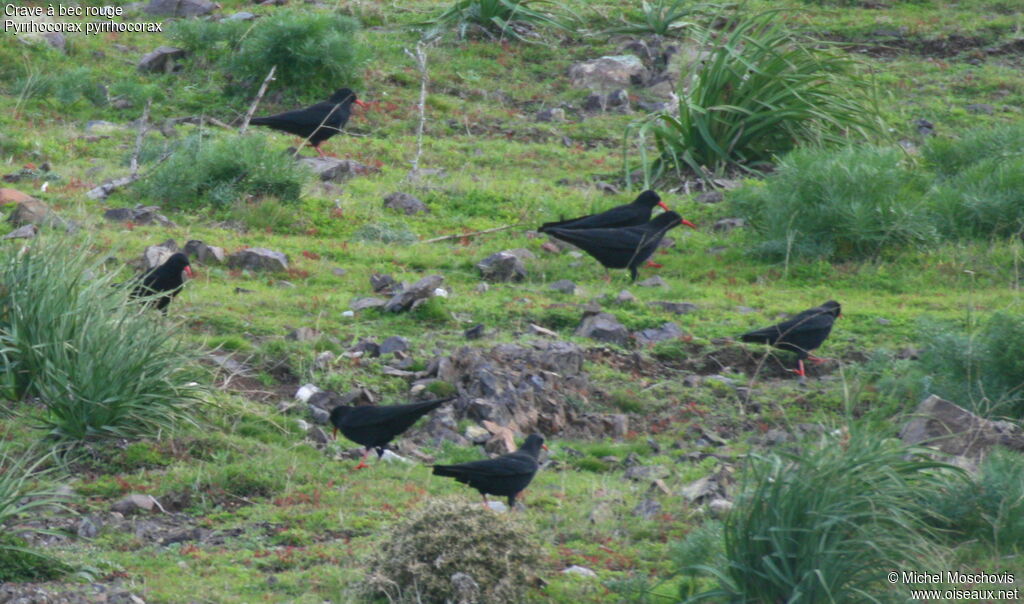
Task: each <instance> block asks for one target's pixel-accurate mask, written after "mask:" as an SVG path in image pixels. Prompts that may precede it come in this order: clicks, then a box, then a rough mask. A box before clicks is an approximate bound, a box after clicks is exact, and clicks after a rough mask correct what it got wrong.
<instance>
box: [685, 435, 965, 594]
mask: <svg viewBox="0 0 1024 604" xmlns="http://www.w3.org/2000/svg"><path fill="white" fill-rule="evenodd" d="M942 469H945V470H946V471H949V472H953V471H955V468H952V467H950V466H946V465H944V464H941V463H937V462H931V461H926V460H925V458H923V457H920V456H917V455H915V452H914V451H913V450H911V449H908V448H906V447H905V446H903V445H902V444H901V443H899V441H896V440H893V439H882V438H879V437H877V436H874V435H872V434H870V433H867V432H864V431H862V430H854V431H853V432H852V433H851V434H850V435H849V440H845V439H839V438H834V437H826V438H825V439H823V440H822V442H821V443H819V445H818V446H815V447H808V448H806V449H805V450H803V451H802V452H780V453H772V454H768V455H755V456H753V457H752V458H751V463H750V465H749V467H748V468H747V470H746V472H745V475H744V478H743V480H742V481H741V489H740V495H739V496H738V497H737V499H736V502H735V507H734V508H733V510H732V511H731V512H730V513H729V515H728V516H727V517H726V519H725V524H724V527H723V541H724V560H723V561H722V566H720V567H718V566H716V567H712V566H707V565H697V566H687V567H685V568H684V569H683V571H684V572H685V573H686V574H689V575H691V576H693V575H695V574H700V573H710V574H711V575H713V576H714V577H715V578H716V579H717V580H718V582H719V586H718V588H717V589H715V590H714V591H710V592H704V593H702V594H699V595H697V596H695V598H696V599H715V600H716V601H733V602H835V603H842V602H864V601H877V600H874V598H880V597H884V596H885V594H891V589H892V585H891V584H890V583H889V582H888V581H886V573H888V572H889V571H891V570H892V569H894V568H912V567H913V566H914V564H917V563H919V562H920V560H933V561H934V560H936V559H937V555H938V550H937V549H936V548H935V547H934V545H932V544H931V543H930V542H929V540H928V539H929V537H931V536H933V533H934V530H933V529H931V528H930V527H929V526H928V525H927V523H926V522H925V519H926V517H927V514H928V510H927V508H926V506H924V505H923V504H922V503H921V497H922V494H924V495H923V496H927V494H928V493H931V492H933V491H934V490H935V489H937V488H938V486H939V482H940V481H939V477H940V476H942V475H943V474H944V473H945V472H943V471H936V470H942ZM684 562H685V556H684Z"/></svg>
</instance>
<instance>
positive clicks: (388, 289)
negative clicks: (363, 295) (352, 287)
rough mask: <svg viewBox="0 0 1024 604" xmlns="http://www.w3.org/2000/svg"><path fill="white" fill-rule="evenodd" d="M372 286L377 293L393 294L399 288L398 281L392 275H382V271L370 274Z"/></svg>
mask: <svg viewBox="0 0 1024 604" xmlns="http://www.w3.org/2000/svg"><path fill="white" fill-rule="evenodd" d="M370 287H372V288H373V291H374V293H377V294H381V293H388V294H393V293H395V291H396V290H398V289H399V287H398V282H397V281H395V279H394V278H393V277H392V276H391V275H382V274H380V273H374V274H372V275H370Z"/></svg>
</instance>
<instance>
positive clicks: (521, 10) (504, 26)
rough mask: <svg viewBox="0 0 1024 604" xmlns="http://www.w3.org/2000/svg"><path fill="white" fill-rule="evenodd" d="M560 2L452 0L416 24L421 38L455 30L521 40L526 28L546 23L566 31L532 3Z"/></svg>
mask: <svg viewBox="0 0 1024 604" xmlns="http://www.w3.org/2000/svg"><path fill="white" fill-rule="evenodd" d="M541 6H551V7H554V8H557V9H561V8H562V7H561V5H559V4H557V3H555V2H550V1H549V0H456V1H455V3H454V4H452V5H451V6H450V7H448V9H447V10H445V11H444V12H443V13H441V14H440V15H438V16H436V17H434V18H433V19H431V20H429V21H425V22H423V23H418V24H416V25H417V26H419V27H425V28H426V31H425V32H424V35H423V37H424V38H428V39H429V38H434V37H437V36H440V35H441V34H443V33H444V32H445V31H449V30H456V31H457V32H458V34H459V37H460V38H464V37H466V34H467V33H468V32H469V31H471V30H473V31H481V32H483V33H484V34H486V35H487V36H489V37H491V38H505V37H506V36H507V37H512V38H515V39H517V40H523V39H524V37H523V35H524V34H525V32H526V31H527V30H529V29H532V28H533V27H537V26H548V27H554V28H556V29H560V30H563V31H568V28H567V27H566V25H565V24H564V23H563V22H562V19H560V18H557V17H555V16H554V15H552V14H551V13H549V12H547V11H544V10H540V9H538V8H535V7H541Z"/></svg>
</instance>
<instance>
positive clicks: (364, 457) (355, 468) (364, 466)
mask: <svg viewBox="0 0 1024 604" xmlns="http://www.w3.org/2000/svg"><path fill="white" fill-rule="evenodd" d="M369 454H370V450H369V449H367V450H366V451H364V452H363V458H362V459H360V460H359V465H358V466H356V467H354V468H352V471H353V472H355V471H356V470H362V469H363V468H369V467H370V466H368V465H366V457H367V456H368V455H369Z"/></svg>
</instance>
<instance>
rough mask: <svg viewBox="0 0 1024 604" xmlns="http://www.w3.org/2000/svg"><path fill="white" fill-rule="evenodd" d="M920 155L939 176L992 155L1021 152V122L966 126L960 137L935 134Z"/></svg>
mask: <svg viewBox="0 0 1024 604" xmlns="http://www.w3.org/2000/svg"><path fill="white" fill-rule="evenodd" d="M921 155H923V156H924V158H925V159H926V160H927V161H928V163H929V164H930V165H931V166H932V167H933V168H934V169H935V171H936V172H938V173H939V175H940V176H956V175H957V174H960V173H961V172H963V171H964V170H965V169H967V168H968V167H970V166H972V165H974V164H977V163H981V162H985V161H986V160H992V159H1012V158H1017V157H1020V156H1022V155H1024V123H1020V122H1015V123H1012V124H1000V125H999V126H998V127H995V128H978V129H975V130H968V131H967V132H966V133H964V134H963V136H961V137H959V138H945V137H934V138H931V139H929V140H928V142H927V143H926V144H925V145H924V146H923V147H922V148H921Z"/></svg>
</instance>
